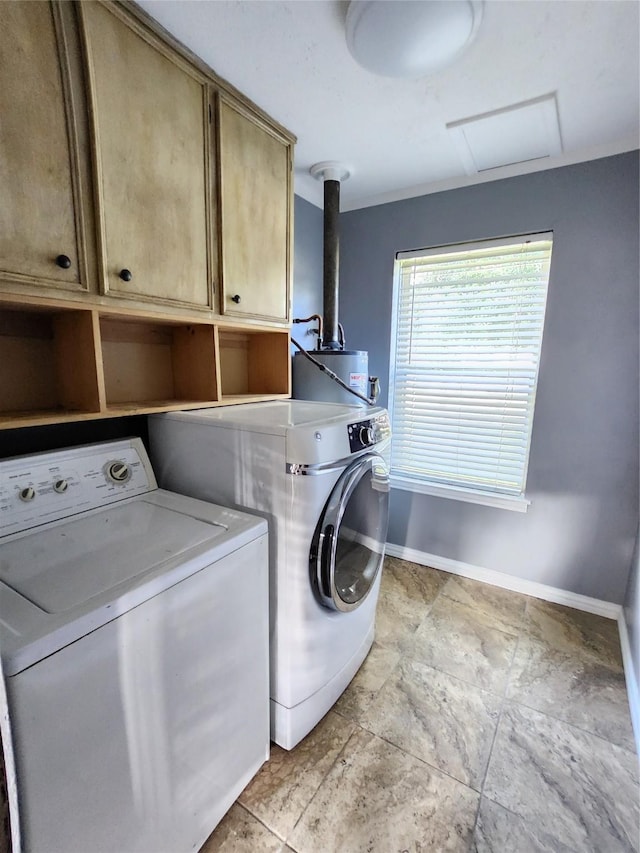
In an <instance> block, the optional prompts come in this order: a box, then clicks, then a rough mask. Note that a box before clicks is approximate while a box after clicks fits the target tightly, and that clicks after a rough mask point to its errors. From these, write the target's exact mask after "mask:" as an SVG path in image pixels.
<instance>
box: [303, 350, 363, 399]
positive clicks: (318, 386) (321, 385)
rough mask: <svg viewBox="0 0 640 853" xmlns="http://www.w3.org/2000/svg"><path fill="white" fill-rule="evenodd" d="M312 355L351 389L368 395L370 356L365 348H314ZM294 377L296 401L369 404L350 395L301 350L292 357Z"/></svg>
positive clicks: (310, 353)
mask: <svg viewBox="0 0 640 853" xmlns="http://www.w3.org/2000/svg"><path fill="white" fill-rule="evenodd" d="M309 355H310V356H312V357H313V358H314V359H315V360H316V361H319V362H320V364H323V365H325V367H327V368H328V369H329V370H331V371H333V373H335V374H336V375H337V376H338V377H339V378H340V379H342V381H343V382H345V383H346V384H347V385H348V386H349V388H353V390H354V391H358V392H359V393H360V394H362V395H363V396H365V397H366V396H368V390H369V355H368V353H367V352H366V351H364V350H311V351H310V352H309ZM291 379H292V385H293V397H294V398H295V399H296V400H320V401H324V402H326V403H346V404H348V405H349V406H366V405H367V404H366V403H365V401H364V400H361V399H360V398H359V397H356V396H355V395H354V394H350V393H349V392H348V391H347V390H346V389H345V388H342V387H341V386H340V385H339V384H338V383H337V382H335V381H334V380H333V379H330V378H329V376H327V375H326V374H325V373H323V372H322V370H321V369H320V368H319V367H317V366H316V365H315V364H313V363H312V362H311V361H309V359H308V358H306V356H304V355H303V354H302V353H301V352H297V353H296V354H295V355H294V357H293V363H292V371H291Z"/></svg>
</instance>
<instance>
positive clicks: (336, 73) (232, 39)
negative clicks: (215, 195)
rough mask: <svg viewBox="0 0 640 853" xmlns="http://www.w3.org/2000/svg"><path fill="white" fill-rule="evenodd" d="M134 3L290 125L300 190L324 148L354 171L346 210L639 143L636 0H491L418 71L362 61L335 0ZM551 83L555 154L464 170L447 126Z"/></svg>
mask: <svg viewBox="0 0 640 853" xmlns="http://www.w3.org/2000/svg"><path fill="white" fill-rule="evenodd" d="M442 2H448V0H442ZM139 5H140V6H142V7H143V8H144V9H145V10H146V11H147V12H148V13H149V14H150V15H152V16H153V17H154V18H155V19H156V20H157V21H159V22H160V23H161V24H162V25H163V26H164V27H165V28H166V29H167V30H169V31H170V32H171V33H173V35H174V36H176V38H178V39H179V40H180V41H181V42H183V44H185V45H186V46H187V47H189V48H190V49H191V50H192V51H193V52H194V53H196V54H197V55H198V56H200V57H201V58H202V59H203V60H204V61H205V62H206V63H207V64H208V65H210V66H211V67H212V68H213V69H214V70H215V71H216V72H217V73H218V74H219V75H220V76H221V77H224V78H225V79H226V80H228V81H229V82H230V83H232V84H233V85H234V86H236V88H238V89H240V91H242V92H243V93H244V94H245V95H247V96H248V97H249V98H251V99H252V100H253V101H254V102H255V103H256V104H258V105H259V106H260V107H262V108H263V109H264V110H265V111H266V112H267V113H269V114H270V115H272V116H273V117H274V118H275V119H276V120H278V121H279V122H280V123H281V124H283V125H284V126H285V127H287V128H288V129H289V130H291V131H292V132H293V133H294V134H295V135H296V136H297V137H298V143H297V146H296V155H295V191H296V193H297V194H298V195H300V196H302V197H303V198H306V199H307V200H308V201H311V202H313V203H314V204H316V205H318V206H322V186H321V183H319V182H318V181H316V180H315V179H314V178H312V177H311V176H310V175H309V167H310V166H312V165H313V164H314V163H316V162H318V161H322V160H337V161H340V162H341V163H343V164H345V165H346V166H348V168H349V169H350V170H351V177H350V178H349V180H348V181H346V182H345V183H344V184H343V185H342V188H341V209H342V210H350V209H355V208H359V207H366V206H369V205H372V204H377V203H380V202H384V201H392V200H397V199H401V198H408V197H411V196H416V195H422V194H425V193H428V192H436V191H439V190H444V189H451V188H453V187H457V186H463V185H465V184H469V183H477V182H479V181H485V180H495V179H496V178H500V177H507V176H510V175H515V174H522V173H523V172H530V171H535V170H538V169H541V168H550V167H552V166H559V165H563V164H567V163H574V162H579V161H582V160H589V159H593V158H595V157H600V156H607V155H609V154H617V153H620V152H622V151H629V150H632V149H635V148H638V147H639V125H640V115H639V102H640V93H639V78H640V71H639V59H638V57H639V53H640V23H639V11H640V4H639V2H637V0H485V4H484V14H483V19H482V23H481V25H480V29H479V31H478V34H477V37H476V39H475V41H474V42H473V44H472V45H471V46H470V47H469V49H468V50H467V52H466V53H464V54H463V55H462V56H461V57H460V58H459V59H457V60H456V61H455V63H454V64H453V65H452V66H450V67H449V68H447V69H444V70H443V71H440V72H439V73H436V74H434V75H433V76H430V77H424V78H421V79H418V80H398V79H391V78H383V77H377V76H374V75H373V74H371V73H369V72H368V71H365V70H364V69H363V68H361V67H360V66H359V65H357V64H356V62H355V60H354V59H352V57H351V55H350V54H349V52H348V50H347V46H346V41H345V36H344V22H345V17H346V12H347V8H348V3H346V2H339V0H195V2H193V0H139ZM552 93H555V94H556V103H557V112H558V118H559V125H560V137H561V143H562V151H561V153H559V154H552V155H551V156H549V157H546V158H544V159H537V160H533V161H529V162H526V163H520V164H516V165H511V166H500V167H497V168H492V169H490V170H488V171H484V172H481V173H479V174H476V175H467V174H466V172H465V165H464V162H463V160H464V156H461V154H460V150H459V147H456V144H455V139H454V136H455V134H451V133H450V132H449V131H448V130H447V127H446V125H447V124H449V123H452V122H460V121H461V120H463V119H467V118H470V117H474V116H478V115H480V114H483V113H486V112H491V111H495V110H502V109H503V108H505V107H509V106H511V105H514V104H517V103H520V102H522V101H529V100H533V99H538V98H541V97H542V96H545V95H550V94H552ZM498 127H499V125H498Z"/></svg>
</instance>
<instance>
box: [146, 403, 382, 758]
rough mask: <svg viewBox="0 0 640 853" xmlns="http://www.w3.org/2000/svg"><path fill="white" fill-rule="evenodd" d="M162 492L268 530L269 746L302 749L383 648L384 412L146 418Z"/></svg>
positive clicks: (227, 412) (319, 409) (253, 410)
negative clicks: (379, 617)
mask: <svg viewBox="0 0 640 853" xmlns="http://www.w3.org/2000/svg"><path fill="white" fill-rule="evenodd" d="M149 438H150V447H151V456H152V459H153V463H154V466H155V470H156V473H157V475H158V477H159V480H160V483H161V484H162V486H163V487H164V488H168V489H172V490H173V491H177V492H181V493H183V494H186V495H190V496H192V497H199V498H201V499H205V500H210V501H215V502H218V503H225V504H228V505H230V506H233V507H237V508H243V509H248V510H250V511H254V512H257V513H258V514H260V515H262V516H263V517H264V518H266V519H267V521H268V523H269V552H270V553H269V561H270V617H271V618H270V662H271V737H272V739H273V740H274V741H275V742H276V743H278V744H279V745H280V746H282V747H284V748H285V749H291V748H292V747H294V746H295V745H296V744H297V743H298V742H299V741H300V740H301V739H302V738H303V737H304V736H305V735H306V734H307V733H308V732H309V731H310V730H311V729H312V728H313V726H314V725H315V724H316V723H317V722H318V721H319V720H320V719H321V718H322V717H323V716H324V714H326V712H327V711H328V710H329V709H330V708H331V707H332V705H333V704H334V703H335V701H336V700H337V699H338V697H339V696H340V694H341V693H342V692H343V691H344V689H345V687H346V686H347V685H348V684H349V682H350V681H351V679H352V678H353V676H354V675H355V673H356V672H357V670H358V668H359V667H360V665H361V663H362V661H363V660H364V659H365V657H366V655H367V653H368V651H369V649H370V647H371V644H372V642H373V636H374V620H375V609H376V603H377V598H378V590H379V585H380V575H381V568H382V560H383V556H384V544H385V540H386V534H387V524H388V511H389V506H388V503H389V470H388V451H389V443H390V427H389V418H388V413H387V411H386V410H385V409H381V408H371V409H363V408H362V407H361V406H345V405H340V404H334V403H319V402H306V401H301V400H286V401H285V400H282V401H273V402H265V403H251V404H243V405H238V406H233V407H228V408H215V409H201V410H197V411H189V412H171V413H166V414H162V415H153V416H151V417H150V418H149Z"/></svg>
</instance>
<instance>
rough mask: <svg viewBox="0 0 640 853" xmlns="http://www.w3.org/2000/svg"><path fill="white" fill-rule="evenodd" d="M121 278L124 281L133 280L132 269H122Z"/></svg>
mask: <svg viewBox="0 0 640 853" xmlns="http://www.w3.org/2000/svg"><path fill="white" fill-rule="evenodd" d="M120 278H121V279H122V280H123V281H131V279H132V278H133V276H132V275H131V270H120Z"/></svg>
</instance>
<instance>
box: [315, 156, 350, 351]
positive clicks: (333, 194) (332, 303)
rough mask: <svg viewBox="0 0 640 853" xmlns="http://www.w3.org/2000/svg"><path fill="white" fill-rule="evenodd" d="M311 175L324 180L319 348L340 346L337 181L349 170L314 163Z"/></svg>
mask: <svg viewBox="0 0 640 853" xmlns="http://www.w3.org/2000/svg"><path fill="white" fill-rule="evenodd" d="M309 171H310V172H311V174H312V175H313V176H314V178H317V179H318V180H323V181H324V248H323V272H322V281H323V288H322V290H323V306H322V311H323V321H324V322H323V332H322V348H323V349H327V350H339V349H341V348H342V345H341V342H340V335H339V323H338V291H339V264H340V235H339V230H338V219H339V216H340V181H344V180H346V179H347V178H348V177H349V170H348V169H346V168H345V167H344V166H343V165H342V164H340V163H335V162H333V161H329V162H324V163H316V164H315V166H312V167H311V169H310V170H309Z"/></svg>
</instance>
